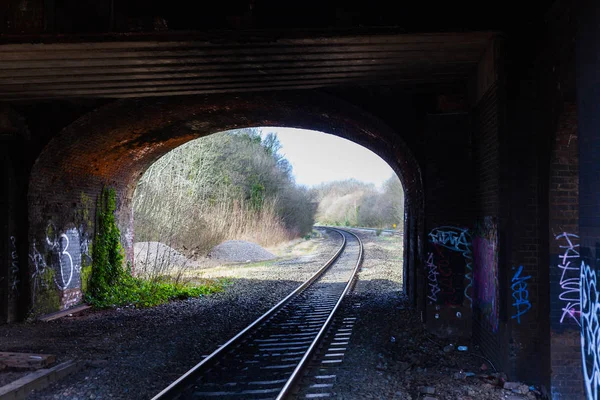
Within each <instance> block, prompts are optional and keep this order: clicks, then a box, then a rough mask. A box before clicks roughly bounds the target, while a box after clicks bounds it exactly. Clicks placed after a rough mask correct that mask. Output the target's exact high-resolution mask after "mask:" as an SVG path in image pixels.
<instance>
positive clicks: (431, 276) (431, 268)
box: [426, 253, 440, 303]
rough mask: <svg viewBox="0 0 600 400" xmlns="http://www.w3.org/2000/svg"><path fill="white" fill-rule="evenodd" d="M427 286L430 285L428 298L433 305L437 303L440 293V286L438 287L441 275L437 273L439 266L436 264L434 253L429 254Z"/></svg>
mask: <svg viewBox="0 0 600 400" xmlns="http://www.w3.org/2000/svg"><path fill="white" fill-rule="evenodd" d="M426 264H427V270H428V271H427V272H428V274H427V281H428V282H427V284H428V285H429V295H428V296H427V298H428V299H429V300H431V301H432V302H433V303H435V302H437V295H438V293H439V292H440V286H439V285H438V278H437V277H438V275H439V274H440V273H439V272H438V271H437V266H436V265H435V264H434V260H433V253H429V254H428V255H427V263H426Z"/></svg>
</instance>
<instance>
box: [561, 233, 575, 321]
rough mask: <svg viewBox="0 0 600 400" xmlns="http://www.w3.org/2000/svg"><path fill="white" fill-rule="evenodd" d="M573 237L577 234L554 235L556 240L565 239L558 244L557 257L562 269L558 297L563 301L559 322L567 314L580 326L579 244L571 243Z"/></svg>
mask: <svg viewBox="0 0 600 400" xmlns="http://www.w3.org/2000/svg"><path fill="white" fill-rule="evenodd" d="M574 239H579V236H577V235H574V234H572V233H566V232H564V233H562V234H560V235H558V236H557V237H556V240H564V241H565V242H563V243H565V244H561V245H559V247H560V248H561V249H563V253H562V254H561V255H560V256H559V257H558V258H559V260H560V265H559V266H558V268H560V269H561V270H562V273H561V276H560V282H559V284H560V289H561V293H560V295H559V296H558V298H559V300H561V301H563V302H564V306H563V308H562V312H563V313H562V316H561V318H560V323H561V324H562V323H563V321H564V319H565V317H566V316H567V315H568V316H569V317H571V319H572V320H573V321H575V322H576V323H577V325H580V326H581V324H580V323H579V314H581V311H580V309H581V295H580V289H581V286H580V267H579V264H578V261H579V251H578V248H579V244H573V241H574Z"/></svg>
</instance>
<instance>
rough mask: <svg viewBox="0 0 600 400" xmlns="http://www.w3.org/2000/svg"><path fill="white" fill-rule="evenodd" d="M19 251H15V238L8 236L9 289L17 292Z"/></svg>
mask: <svg viewBox="0 0 600 400" xmlns="http://www.w3.org/2000/svg"><path fill="white" fill-rule="evenodd" d="M18 289H19V252H18V251H17V239H15V237H14V236H11V237H10V291H11V293H17V294H18V292H19V290H18Z"/></svg>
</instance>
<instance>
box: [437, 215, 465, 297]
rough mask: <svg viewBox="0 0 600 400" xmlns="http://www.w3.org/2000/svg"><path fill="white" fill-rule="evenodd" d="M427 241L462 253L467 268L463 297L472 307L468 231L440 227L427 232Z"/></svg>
mask: <svg viewBox="0 0 600 400" xmlns="http://www.w3.org/2000/svg"><path fill="white" fill-rule="evenodd" d="M429 240H430V241H431V243H433V244H436V245H439V246H443V247H445V248H447V249H450V250H454V251H458V252H461V253H462V255H463V257H464V258H465V263H466V267H467V273H466V274H465V279H466V280H467V285H466V287H465V290H464V295H465V297H466V298H467V299H468V300H469V303H470V304H471V306H473V299H472V297H471V288H472V287H473V250H472V245H471V243H472V238H471V234H470V233H469V231H468V229H466V228H464V229H463V228H456V227H453V226H440V227H439V228H435V229H433V230H432V231H431V232H429Z"/></svg>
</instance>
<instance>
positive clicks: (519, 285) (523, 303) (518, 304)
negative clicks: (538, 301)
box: [511, 265, 531, 324]
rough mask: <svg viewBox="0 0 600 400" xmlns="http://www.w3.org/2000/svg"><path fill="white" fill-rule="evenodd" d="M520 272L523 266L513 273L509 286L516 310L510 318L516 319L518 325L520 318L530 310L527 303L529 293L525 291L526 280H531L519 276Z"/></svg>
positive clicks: (527, 277)
mask: <svg viewBox="0 0 600 400" xmlns="http://www.w3.org/2000/svg"><path fill="white" fill-rule="evenodd" d="M513 269H514V268H513ZM522 272H523V266H522V265H521V266H520V267H519V269H518V270H517V272H515V275H514V276H513V278H512V285H511V289H512V291H513V294H512V297H513V299H514V300H515V302H514V303H513V307H515V308H516V313H515V315H513V316H512V317H511V318H513V319H515V318H516V319H517V323H519V324H520V323H521V316H522V315H523V314H525V313H526V312H527V311H529V309H530V308H531V303H530V302H529V291H528V290H527V280H528V279H531V276H521V273H522Z"/></svg>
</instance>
